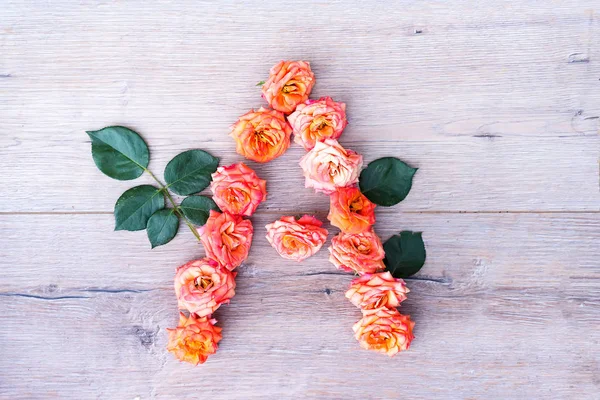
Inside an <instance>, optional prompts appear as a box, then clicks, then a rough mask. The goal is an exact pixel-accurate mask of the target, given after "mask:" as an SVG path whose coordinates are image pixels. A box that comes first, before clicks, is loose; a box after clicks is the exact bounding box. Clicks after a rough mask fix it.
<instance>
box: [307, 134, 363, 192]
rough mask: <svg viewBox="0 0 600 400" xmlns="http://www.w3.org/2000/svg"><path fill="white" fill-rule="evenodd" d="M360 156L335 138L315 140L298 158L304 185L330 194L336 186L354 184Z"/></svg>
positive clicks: (356, 179)
mask: <svg viewBox="0 0 600 400" xmlns="http://www.w3.org/2000/svg"><path fill="white" fill-rule="evenodd" d="M362 161H363V159H362V156H361V155H360V154H357V153H356V152H354V151H352V150H346V149H344V148H343V147H342V146H341V145H340V144H339V143H338V142H337V140H335V139H326V140H325V141H323V142H316V143H315V147H313V149H312V150H311V151H309V152H308V153H306V155H305V156H304V157H302V159H301V160H300V166H301V167H302V170H303V171H304V177H305V178H306V182H305V186H306V187H307V188H314V189H315V191H316V192H323V193H325V194H331V193H333V192H335V190H336V189H337V188H341V187H346V186H351V185H354V184H356V183H357V182H358V174H359V173H360V169H361V167H362Z"/></svg>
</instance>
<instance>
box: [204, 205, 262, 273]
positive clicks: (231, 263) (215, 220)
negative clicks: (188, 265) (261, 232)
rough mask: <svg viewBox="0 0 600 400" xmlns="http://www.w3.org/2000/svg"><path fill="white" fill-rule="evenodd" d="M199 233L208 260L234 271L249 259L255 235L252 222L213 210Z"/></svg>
mask: <svg viewBox="0 0 600 400" xmlns="http://www.w3.org/2000/svg"><path fill="white" fill-rule="evenodd" d="M198 233H199V234H200V240H201V241H202V244H203V245H204V249H205V250H206V255H207V256H208V258H211V259H213V260H215V261H216V262H218V263H219V265H221V266H222V267H225V268H227V269H228V270H230V271H232V270H234V269H235V268H236V267H237V266H239V265H240V264H241V263H243V262H244V261H245V260H246V258H248V251H250V245H251V244H252V234H253V228H252V222H250V220H247V219H243V218H242V217H240V216H239V215H231V214H229V213H228V212H224V213H220V212H217V211H214V210H211V211H210V216H209V217H208V220H207V221H206V224H205V225H204V226H202V227H201V228H199V229H198Z"/></svg>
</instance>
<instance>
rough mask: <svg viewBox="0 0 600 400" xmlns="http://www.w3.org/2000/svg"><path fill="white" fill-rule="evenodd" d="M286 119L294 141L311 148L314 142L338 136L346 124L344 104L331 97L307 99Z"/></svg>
mask: <svg viewBox="0 0 600 400" xmlns="http://www.w3.org/2000/svg"><path fill="white" fill-rule="evenodd" d="M288 121H289V123H290V125H292V129H293V131H294V141H295V142H296V143H298V144H299V145H301V146H303V147H304V148H305V149H306V150H311V149H312V148H313V147H315V143H316V142H321V141H323V140H325V139H337V138H339V137H340V135H341V134H342V131H343V130H344V128H345V127H346V124H347V121H346V105H345V104H344V103H336V102H335V101H333V100H332V99H331V97H322V98H321V99H319V100H307V101H306V102H304V103H302V104H299V105H298V107H296V111H294V112H293V113H292V114H290V115H289V116H288Z"/></svg>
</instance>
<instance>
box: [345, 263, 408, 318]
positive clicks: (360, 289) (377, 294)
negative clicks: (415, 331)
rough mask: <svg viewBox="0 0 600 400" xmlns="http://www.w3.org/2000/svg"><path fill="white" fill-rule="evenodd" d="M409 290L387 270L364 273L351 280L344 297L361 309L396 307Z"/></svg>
mask: <svg viewBox="0 0 600 400" xmlns="http://www.w3.org/2000/svg"><path fill="white" fill-rule="evenodd" d="M408 292H409V290H408V288H407V287H406V284H405V283H404V281H403V280H402V279H396V278H394V277H393V276H392V274H390V272H389V271H386V272H381V273H379V274H366V275H363V276H361V277H360V278H357V279H355V280H353V281H352V284H351V286H350V289H349V290H348V291H347V292H346V298H347V299H348V300H350V302H351V303H352V304H354V305H355V306H356V307H358V308H360V309H363V310H373V309H376V308H382V307H385V308H390V309H392V308H396V307H398V306H399V305H400V303H401V302H403V301H404V300H406V293H408Z"/></svg>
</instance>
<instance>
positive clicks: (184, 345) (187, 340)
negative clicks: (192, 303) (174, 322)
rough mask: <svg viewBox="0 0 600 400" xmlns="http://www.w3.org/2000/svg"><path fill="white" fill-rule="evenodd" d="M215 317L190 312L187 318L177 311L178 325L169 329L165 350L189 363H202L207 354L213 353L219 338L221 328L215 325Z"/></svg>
mask: <svg viewBox="0 0 600 400" xmlns="http://www.w3.org/2000/svg"><path fill="white" fill-rule="evenodd" d="M216 322H217V321H216V320H215V319H208V317H202V318H200V317H198V316H197V315H194V314H190V316H189V318H187V317H186V316H185V315H184V314H182V313H179V326H178V327H177V328H174V329H171V328H167V331H168V332H169V343H168V344H167V350H168V351H170V352H171V353H173V354H174V355H175V357H177V358H178V359H179V360H180V361H185V362H189V363H191V364H195V365H198V364H203V363H204V362H205V361H206V359H207V358H208V356H210V355H211V354H215V352H216V351H217V348H218V346H217V343H219V341H220V340H221V338H222V336H221V328H218V327H216V326H214V325H215V323H216Z"/></svg>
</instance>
